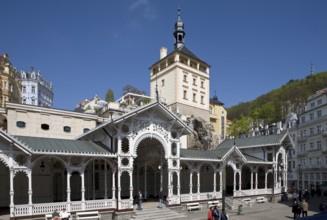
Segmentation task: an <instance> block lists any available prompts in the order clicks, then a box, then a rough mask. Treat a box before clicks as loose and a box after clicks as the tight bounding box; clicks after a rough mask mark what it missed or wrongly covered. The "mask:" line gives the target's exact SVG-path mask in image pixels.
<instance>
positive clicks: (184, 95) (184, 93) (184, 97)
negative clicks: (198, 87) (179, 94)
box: [183, 90, 187, 99]
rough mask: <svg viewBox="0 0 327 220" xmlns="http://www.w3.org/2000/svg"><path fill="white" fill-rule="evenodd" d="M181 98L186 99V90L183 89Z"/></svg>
mask: <svg viewBox="0 0 327 220" xmlns="http://www.w3.org/2000/svg"><path fill="white" fill-rule="evenodd" d="M183 99H187V92H186V90H184V91H183Z"/></svg>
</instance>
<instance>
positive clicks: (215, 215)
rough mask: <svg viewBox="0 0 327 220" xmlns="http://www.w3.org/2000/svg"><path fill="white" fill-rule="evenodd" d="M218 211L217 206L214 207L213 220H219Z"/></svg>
mask: <svg viewBox="0 0 327 220" xmlns="http://www.w3.org/2000/svg"><path fill="white" fill-rule="evenodd" d="M219 214H220V213H219V209H218V207H217V206H215V208H214V210H213V217H214V219H215V220H219Z"/></svg>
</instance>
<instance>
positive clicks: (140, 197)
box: [137, 190, 143, 210]
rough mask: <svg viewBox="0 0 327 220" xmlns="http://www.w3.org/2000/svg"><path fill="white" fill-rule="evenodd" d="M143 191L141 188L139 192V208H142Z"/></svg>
mask: <svg viewBox="0 0 327 220" xmlns="http://www.w3.org/2000/svg"><path fill="white" fill-rule="evenodd" d="M142 199H143V196H142V192H141V190H139V192H138V194H137V210H142Z"/></svg>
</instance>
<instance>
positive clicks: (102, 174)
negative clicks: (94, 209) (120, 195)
mask: <svg viewBox="0 0 327 220" xmlns="http://www.w3.org/2000/svg"><path fill="white" fill-rule="evenodd" d="M113 172H114V170H113V167H112V166H110V164H109V162H108V161H106V160H104V159H92V160H90V161H88V163H87V165H86V167H85V172H84V178H85V180H84V186H85V199H86V200H95V199H106V198H107V199H110V198H112V197H113V195H112V184H113ZM80 182H81V181H80Z"/></svg>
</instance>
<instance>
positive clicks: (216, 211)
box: [213, 209, 219, 217]
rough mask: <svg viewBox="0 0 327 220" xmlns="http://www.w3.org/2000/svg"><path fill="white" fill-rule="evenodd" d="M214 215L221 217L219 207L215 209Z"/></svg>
mask: <svg viewBox="0 0 327 220" xmlns="http://www.w3.org/2000/svg"><path fill="white" fill-rule="evenodd" d="M213 215H214V216H215V217H219V211H218V209H215V210H214V211H213Z"/></svg>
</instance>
